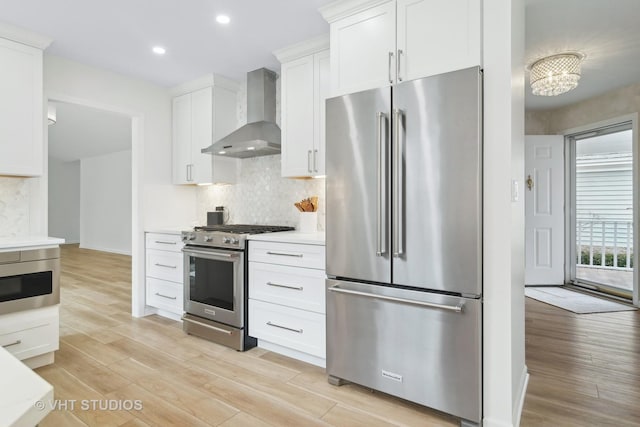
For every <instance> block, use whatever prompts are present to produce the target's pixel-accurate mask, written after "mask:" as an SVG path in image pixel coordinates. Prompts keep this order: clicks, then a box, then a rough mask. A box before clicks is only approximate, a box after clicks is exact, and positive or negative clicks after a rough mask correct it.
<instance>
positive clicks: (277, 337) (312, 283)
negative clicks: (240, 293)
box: [249, 241, 326, 367]
mask: <svg viewBox="0 0 640 427" xmlns="http://www.w3.org/2000/svg"><path fill="white" fill-rule="evenodd" d="M320 259H322V261H324V246H322V245H307V244H296V243H276V242H262V241H251V242H250V244H249V335H251V336H252V337H255V338H257V339H258V346H259V347H262V348H265V349H268V350H271V351H274V352H277V353H281V354H284V355H286V356H289V357H293V358H296V359H299V360H303V361H305V362H309V363H312V364H315V365H318V366H322V367H324V366H325V358H326V357H325V348H326V338H325V321H326V319H325V278H326V276H325V271H324V262H322V263H320V261H319V260H320Z"/></svg>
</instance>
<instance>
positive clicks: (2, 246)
mask: <svg viewBox="0 0 640 427" xmlns="http://www.w3.org/2000/svg"><path fill="white" fill-rule="evenodd" d="M63 243H64V239H59V238H57V237H46V236H24V237H7V238H0V252H9V251H15V250H27V249H42V248H46V247H54V246H58V245H61V244H63Z"/></svg>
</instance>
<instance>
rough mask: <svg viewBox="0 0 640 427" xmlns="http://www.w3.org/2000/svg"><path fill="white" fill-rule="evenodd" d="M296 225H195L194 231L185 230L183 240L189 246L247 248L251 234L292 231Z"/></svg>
mask: <svg viewBox="0 0 640 427" xmlns="http://www.w3.org/2000/svg"><path fill="white" fill-rule="evenodd" d="M291 230H295V228H294V227H288V226H281V225H254V224H218V225H203V226H200V227H195V228H194V229H193V231H183V232H182V241H183V242H184V243H185V245H187V246H201V247H213V248H216V247H219V248H231V249H245V248H246V244H245V242H246V240H247V237H248V236H249V235H250V234H262V233H275V232H278V231H291Z"/></svg>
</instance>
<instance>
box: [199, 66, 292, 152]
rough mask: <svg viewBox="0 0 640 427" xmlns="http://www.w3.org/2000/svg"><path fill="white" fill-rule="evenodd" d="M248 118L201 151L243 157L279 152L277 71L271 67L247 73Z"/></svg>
mask: <svg viewBox="0 0 640 427" xmlns="http://www.w3.org/2000/svg"><path fill="white" fill-rule="evenodd" d="M247 122H248V123H247V124H246V125H244V126H242V127H241V128H240V129H237V130H235V131H233V132H231V133H230V134H229V135H227V136H225V137H224V138H222V139H221V140H219V141H216V142H214V143H213V144H212V145H211V146H209V147H207V148H203V149H202V150H201V151H202V152H203V153H210V154H213V155H215V156H226V157H238V158H242V159H244V158H247V157H258V156H269V155H272V154H280V127H279V126H278V125H277V124H276V73H274V72H273V71H270V70H267V69H266V68H260V69H258V70H254V71H251V72H250V73H247Z"/></svg>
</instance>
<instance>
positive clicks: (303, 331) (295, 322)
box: [249, 299, 325, 358]
mask: <svg viewBox="0 0 640 427" xmlns="http://www.w3.org/2000/svg"><path fill="white" fill-rule="evenodd" d="M249 335H251V336H252V337H255V338H258V339H262V340H265V341H268V342H271V343H273V344H278V345H281V346H283V347H288V348H292V349H294V350H298V351H301V352H304V353H308V354H311V355H314V356H318V357H321V358H324V357H325V316H324V315H323V314H318V313H310V312H308V311H303V310H298V309H295V308H290V307H284V306H281V305H277V304H271V303H268V302H262V301H256V300H253V299H250V300H249Z"/></svg>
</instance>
